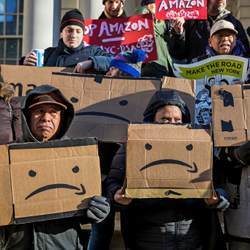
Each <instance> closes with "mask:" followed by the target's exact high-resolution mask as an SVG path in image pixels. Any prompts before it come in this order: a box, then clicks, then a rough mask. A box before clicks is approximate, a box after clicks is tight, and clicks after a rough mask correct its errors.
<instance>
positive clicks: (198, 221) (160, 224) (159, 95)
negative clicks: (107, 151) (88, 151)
mask: <svg viewBox="0 0 250 250" xmlns="http://www.w3.org/2000/svg"><path fill="white" fill-rule="evenodd" d="M144 121H145V122H147V123H160V124H183V123H190V114H189V110H188V108H187V106H186V104H185V102H184V101H183V100H182V99H181V97H180V96H179V94H177V93H176V92H175V91H158V92H156V94H155V95H154V96H153V97H152V99H151V101H150V103H149V104H148V107H147V108H146V110H145V112H144ZM138 126H140V125H138ZM141 131H144V130H143V129H141ZM145 134H147V133H146V132H145ZM149 134H150V132H149ZM138 138H139V140H140V141H142V140H141V139H142V138H141V137H140V136H139V137H138ZM210 146H211V144H210ZM152 147H153V146H152V145H150V144H146V145H145V149H146V150H151V149H152ZM191 149H192V148H190V150H191ZM127 150H128V148H127ZM187 150H188V149H187ZM163 151H164V149H163V150H161V154H162V152H163ZM159 152H160V149H159ZM136 153H138V154H142V155H143V153H142V152H141V151H140V152H139V149H138V152H136ZM127 154H128V152H127ZM137 156H138V155H137ZM144 156H145V155H144ZM145 157H146V156H145ZM158 157H159V155H158ZM137 158H139V156H138V157H137ZM170 161H171V162H173V160H170ZM154 162H158V163H159V165H160V164H161V162H163V161H162V159H161V158H160V159H159V158H158V161H154ZM178 162H179V164H180V165H183V166H185V167H188V168H190V169H189V170H188V172H189V173H190V171H195V170H191V169H193V167H194V166H191V165H189V164H187V163H185V162H181V161H178ZM148 165H150V164H148ZM169 167H170V166H169ZM134 168H135V166H134ZM134 168H133V169H134ZM143 169H144V168H143ZM127 170H128V168H127ZM141 170H142V169H141ZM179 170H180V169H179V168H178V169H177V168H175V171H179ZM180 171H182V169H181V170H180ZM205 172H206V171H205ZM182 173H183V172H182ZM127 174H128V173H127ZM201 175H202V174H201ZM187 176H190V174H188V175H187ZM124 178H125V151H124V148H122V149H120V150H119V151H118V153H117V155H116V157H115V158H114V161H113V164H112V168H111V171H110V174H109V177H108V181H107V188H108V196H109V197H110V199H112V200H113V201H114V202H115V203H118V204H120V205H123V206H125V208H126V211H127V212H126V213H125V216H126V218H125V217H124V221H123V222H124V224H123V225H125V231H126V230H127V231H126V234H127V235H125V237H126V238H127V242H126V244H127V246H128V247H129V249H136V250H140V249H141V250H142V249H143V250H155V249H164V250H165V249H185V250H188V249H190V250H191V249H192V250H194V249H225V245H224V242H223V240H222V238H220V237H222V234H221V231H220V228H219V227H218V221H217V220H216V218H215V214H214V213H213V212H212V210H210V209H208V207H211V208H217V209H222V210H224V209H226V208H227V207H228V206H229V203H228V201H227V200H226V198H225V197H224V196H223V191H222V190H219V189H218V190H216V191H217V195H215V196H213V197H212V198H207V199H205V202H204V200H203V199H190V198H188V199H180V198H179V199H178V197H180V196H181V194H179V193H177V192H175V191H176V189H174V191H173V190H168V191H169V192H168V194H166V196H165V197H173V196H174V195H175V197H177V199H169V198H160V199H159V198H147V197H145V196H144V198H145V199H139V198H137V199H131V198H129V197H126V196H125V195H124V187H122V185H123V181H124ZM133 178H134V180H135V181H136V180H137V177H135V176H134V175H133V176H132V177H131V179H133ZM158 179H161V177H159V176H158ZM128 181H129V180H128ZM150 181H152V182H153V181H155V179H153V178H152V179H148V185H150V184H149V182H150ZM161 181H164V180H163V179H161ZM172 181H174V180H172ZM186 181H187V178H185V176H184V177H183V183H184V182H186ZM138 182H140V183H142V182H141V180H139V181H138ZM138 185H140V184H138ZM146 185H147V184H146ZM138 189H140V188H138ZM162 189H164V188H162ZM139 191H141V190H139ZM165 191H166V189H165ZM159 192H160V191H159ZM127 193H128V192H126V195H127ZM171 195H172V196H171ZM148 197H149V196H148ZM151 197H157V196H151ZM158 197H159V196H158ZM122 218H123V217H122ZM212 218H213V219H214V222H215V223H217V224H216V225H211V221H210V220H211V219H212ZM125 219H126V221H125ZM212 226H213V230H212ZM209 227H211V228H209ZM210 230H211V231H210ZM216 230H217V231H216ZM211 232H213V233H215V235H211ZM209 234H210V235H209ZM211 236H213V240H211V239H210V240H209V239H208V238H209V237H211ZM214 237H217V239H215V238H214ZM211 244H212V245H211ZM213 244H216V245H213ZM217 244H218V245H217ZM208 247H210V248H208Z"/></svg>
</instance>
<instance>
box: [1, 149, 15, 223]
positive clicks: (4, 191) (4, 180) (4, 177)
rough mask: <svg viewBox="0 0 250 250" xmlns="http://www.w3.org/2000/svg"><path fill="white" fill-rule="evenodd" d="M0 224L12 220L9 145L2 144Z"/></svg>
mask: <svg viewBox="0 0 250 250" xmlns="http://www.w3.org/2000/svg"><path fill="white" fill-rule="evenodd" d="M0 180H1V181H0V190H1V192H0V211H1V213H0V225H8V224H10V223H11V221H12V217H13V209H12V204H13V202H12V195H11V181H10V169H9V157H8V147H7V145H1V146H0Z"/></svg>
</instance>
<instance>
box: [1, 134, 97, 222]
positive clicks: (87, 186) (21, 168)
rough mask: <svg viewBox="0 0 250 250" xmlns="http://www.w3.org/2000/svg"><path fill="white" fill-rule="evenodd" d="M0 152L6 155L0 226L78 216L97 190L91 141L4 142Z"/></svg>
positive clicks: (2, 171)
mask: <svg viewBox="0 0 250 250" xmlns="http://www.w3.org/2000/svg"><path fill="white" fill-rule="evenodd" d="M0 152H1V153H0V155H1V158H2V157H5V158H8V161H6V160H5V161H3V162H2V161H1V163H0V173H1V175H0V177H1V181H0V183H1V186H2V185H3V184H4V185H3V189H2V192H1V196H0V197H1V199H0V206H1V211H3V212H2V213H1V215H0V223H1V225H7V224H11V223H26V222H35V221H42V220H48V219H55V218H65V217H72V216H76V215H80V214H81V211H82V209H83V208H86V202H87V201H88V198H90V197H92V196H94V195H100V193H101V175H100V166H99V157H98V149H97V142H96V140H94V139H91V138H90V139H82V140H68V141H67V140H66V141H51V142H48V143H42V144H41V143H21V144H13V145H9V146H7V145H5V146H1V147H0ZM10 179H11V184H10ZM2 201H4V202H2ZM12 204H13V205H12Z"/></svg>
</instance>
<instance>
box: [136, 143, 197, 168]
mask: <svg viewBox="0 0 250 250" xmlns="http://www.w3.org/2000/svg"><path fill="white" fill-rule="evenodd" d="M145 149H146V150H147V151H150V150H152V149H153V146H152V145H151V144H149V143H147V144H145ZM186 149H187V151H192V150H193V145H192V144H189V145H187V146H186ZM168 164H174V165H176V166H180V167H184V168H186V170H187V172H190V173H197V171H198V167H197V165H196V164H195V162H193V165H190V164H188V163H186V162H184V161H181V160H178V159H159V160H156V161H152V162H150V163H148V164H146V165H145V166H143V167H142V168H141V169H140V171H144V170H146V169H148V168H152V167H156V166H159V165H164V167H167V165H168Z"/></svg>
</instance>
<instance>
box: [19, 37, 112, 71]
mask: <svg viewBox="0 0 250 250" xmlns="http://www.w3.org/2000/svg"><path fill="white" fill-rule="evenodd" d="M88 59H91V60H92V61H93V64H94V69H95V70H96V71H101V72H106V71H107V70H108V68H109V64H110V61H111V60H112V55H111V54H109V53H107V52H105V51H104V50H102V49H101V48H100V47H99V46H94V45H93V46H84V44H83V43H82V44H81V45H80V46H79V47H77V48H74V49H70V48H68V47H67V46H66V45H65V44H64V43H63V40H62V39H60V40H59V42H58V46H57V47H49V48H47V49H45V51H44V66H51V67H53V66H54V67H75V66H76V64H77V63H79V62H82V61H86V60H88ZM23 62H24V57H22V58H21V59H20V61H19V64H21V65H23Z"/></svg>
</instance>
